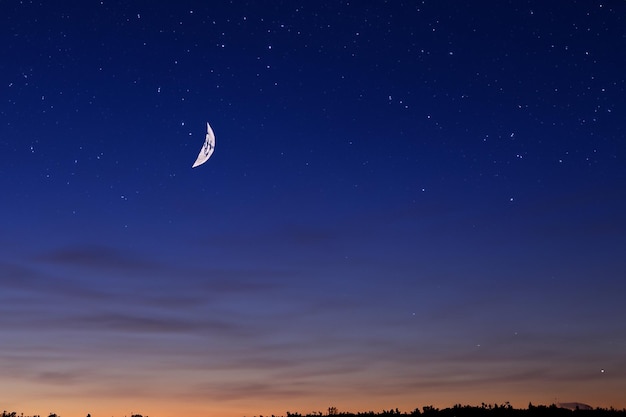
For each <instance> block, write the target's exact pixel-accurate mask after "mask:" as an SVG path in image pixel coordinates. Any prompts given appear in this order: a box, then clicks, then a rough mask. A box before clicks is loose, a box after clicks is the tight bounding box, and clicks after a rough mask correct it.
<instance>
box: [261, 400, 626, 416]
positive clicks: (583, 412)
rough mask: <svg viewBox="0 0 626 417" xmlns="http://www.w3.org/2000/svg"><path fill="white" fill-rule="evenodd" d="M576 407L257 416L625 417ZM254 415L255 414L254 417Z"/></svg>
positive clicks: (606, 410)
mask: <svg viewBox="0 0 626 417" xmlns="http://www.w3.org/2000/svg"><path fill="white" fill-rule="evenodd" d="M582 406H583V404H581V408H578V407H576V408H575V409H573V410H572V409H568V408H563V407H559V406H557V405H556V404H552V405H550V406H546V405H533V404H532V403H530V404H528V408H525V409H524V408H513V407H512V406H511V405H510V404H509V403H508V402H507V403H504V404H501V405H498V404H494V405H492V404H484V403H483V404H482V405H481V406H471V405H460V404H457V405H455V406H454V407H450V408H443V409H438V408H435V407H433V406H430V405H427V406H424V407H422V409H421V410H420V409H419V408H416V409H414V410H413V411H410V412H402V411H400V410H398V409H397V408H396V409H389V410H383V411H380V412H374V411H365V412H358V413H352V412H342V411H339V410H338V409H337V408H336V407H329V408H328V411H327V412H325V413H322V412H321V411H317V412H313V413H309V414H300V413H292V412H289V411H287V414H286V416H276V415H273V414H272V415H271V416H263V415H259V416H258V417H320V416H342V417H397V416H419V417H626V409H622V410H616V409H614V408H612V407H611V408H594V409H591V408H589V409H586V408H585V407H582ZM255 417H256V416H255Z"/></svg>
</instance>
